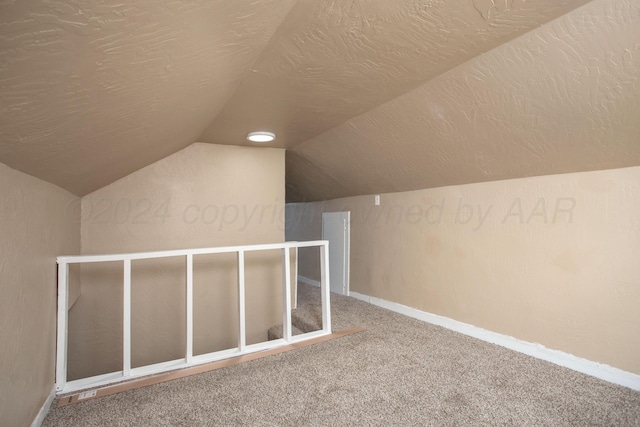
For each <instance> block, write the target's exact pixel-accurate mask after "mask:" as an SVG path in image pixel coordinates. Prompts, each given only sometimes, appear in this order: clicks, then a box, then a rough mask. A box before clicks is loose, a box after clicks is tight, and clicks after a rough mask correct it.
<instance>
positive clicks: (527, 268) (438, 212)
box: [287, 167, 640, 373]
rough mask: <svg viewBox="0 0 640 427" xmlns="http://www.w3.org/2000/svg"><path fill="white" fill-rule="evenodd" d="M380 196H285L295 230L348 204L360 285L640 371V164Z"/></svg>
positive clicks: (311, 267) (313, 225)
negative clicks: (297, 199) (293, 200)
mask: <svg viewBox="0 0 640 427" xmlns="http://www.w3.org/2000/svg"><path fill="white" fill-rule="evenodd" d="M381 199H382V200H381V202H382V203H381V205H380V206H374V205H373V196H361V197H352V198H345V199H338V200H333V201H329V202H316V203H310V204H293V205H287V210H288V212H287V239H296V238H298V236H297V233H296V230H300V229H304V228H307V229H308V230H315V231H316V233H319V231H320V225H319V224H321V212H322V211H323V210H324V211H339V210H350V211H351V289H352V290H353V291H357V292H360V293H363V294H366V295H371V296H375V297H379V298H383V299H386V300H389V301H394V302H398V303H401V304H404V305H407V306H410V307H414V308H417V309H420V310H424V311H427V312H431V313H435V314H439V315H442V316H446V317H450V318H452V319H455V320H459V321H462V322H466V323H469V324H472V325H475V326H479V327H481V328H485V329H488V330H491V331H495V332H499V333H502V334H506V335H510V336H514V337H516V338H519V339H522V340H525V341H529V342H538V343H541V344H543V345H545V346H547V347H549V348H552V349H558V350H562V351H565V352H568V353H571V354H574V355H576V356H580V357H583V358H586V359H589V360H593V361H597V362H601V363H606V364H609V365H612V366H615V367H617V368H620V369H624V370H627V371H630V372H634V373H640V341H638V339H637V334H638V330H639V329H640V311H639V310H638V308H637V302H638V301H639V300H640V264H638V259H640V244H639V243H638V235H640V217H639V216H638V211H639V210H640V167H633V168H626V169H615V170H605V171H596V172H582V173H573V174H564V175H554V176H543V177H536V178H528V179H516V180H504V181H496V182H490V183H479V184H470V185H460V186H450V187H442V188H435V189H429V190H419V191H412V192H403V193H389V194H383V195H382V196H381ZM301 237H302V238H305V237H306V238H318V237H319V234H316V235H309V234H307V235H303V236H301ZM300 261H301V265H300V273H301V274H302V275H306V276H311V277H312V278H317V276H315V277H314V275H315V274H316V271H317V270H316V265H315V264H313V263H312V264H304V260H303V259H302V257H301V260H300Z"/></svg>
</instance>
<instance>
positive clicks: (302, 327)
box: [267, 286, 322, 340]
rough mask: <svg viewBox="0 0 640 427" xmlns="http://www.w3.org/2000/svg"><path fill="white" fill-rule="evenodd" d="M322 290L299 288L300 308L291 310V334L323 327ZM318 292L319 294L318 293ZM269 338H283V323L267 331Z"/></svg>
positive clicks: (303, 332)
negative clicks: (320, 293)
mask: <svg viewBox="0 0 640 427" xmlns="http://www.w3.org/2000/svg"><path fill="white" fill-rule="evenodd" d="M319 292H320V290H319V289H318V288H313V287H308V286H305V287H299V288H298V308H296V309H294V310H291V334H292V335H300V334H306V333H307V332H313V331H318V330H320V329H322V306H321V304H320V298H319ZM316 294H317V295H316ZM267 334H268V338H269V340H277V339H280V338H282V324H280V325H276V326H273V327H271V328H270V329H269V331H268V332H267Z"/></svg>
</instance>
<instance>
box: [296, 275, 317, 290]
mask: <svg viewBox="0 0 640 427" xmlns="http://www.w3.org/2000/svg"><path fill="white" fill-rule="evenodd" d="M298 282H302V283H306V284H307V285H311V286H317V287H318V288H319V287H320V282H318V281H317V280H313V279H309V278H308V277H305V276H300V275H298Z"/></svg>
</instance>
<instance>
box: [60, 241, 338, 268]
mask: <svg viewBox="0 0 640 427" xmlns="http://www.w3.org/2000/svg"><path fill="white" fill-rule="evenodd" d="M324 242H326V240H310V241H304V242H296V241H289V242H283V243H267V244H259V245H243V246H220V247H209V248H193V249H172V250H163V251H150V252H131V253H122V254H104V255H63V256H59V257H57V258H56V260H57V262H58V264H61V263H65V264H76V263H81V262H110V261H124V260H127V259H128V260H140V259H153V258H169V257H174V256H186V255H189V254H191V255H207V254H221V253H232V252H238V251H245V252H250V251H268V250H274V249H287V248H305V247H314V246H321V245H323V243H324Z"/></svg>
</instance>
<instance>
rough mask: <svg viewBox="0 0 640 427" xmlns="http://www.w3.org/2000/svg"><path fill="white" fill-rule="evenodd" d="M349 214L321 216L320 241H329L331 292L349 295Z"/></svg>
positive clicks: (339, 213) (327, 213)
mask: <svg viewBox="0 0 640 427" xmlns="http://www.w3.org/2000/svg"><path fill="white" fill-rule="evenodd" d="M349 227H350V221H349V212H325V213H323V214H322V240H328V241H329V283H330V285H331V292H336V293H338V294H342V295H349Z"/></svg>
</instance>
